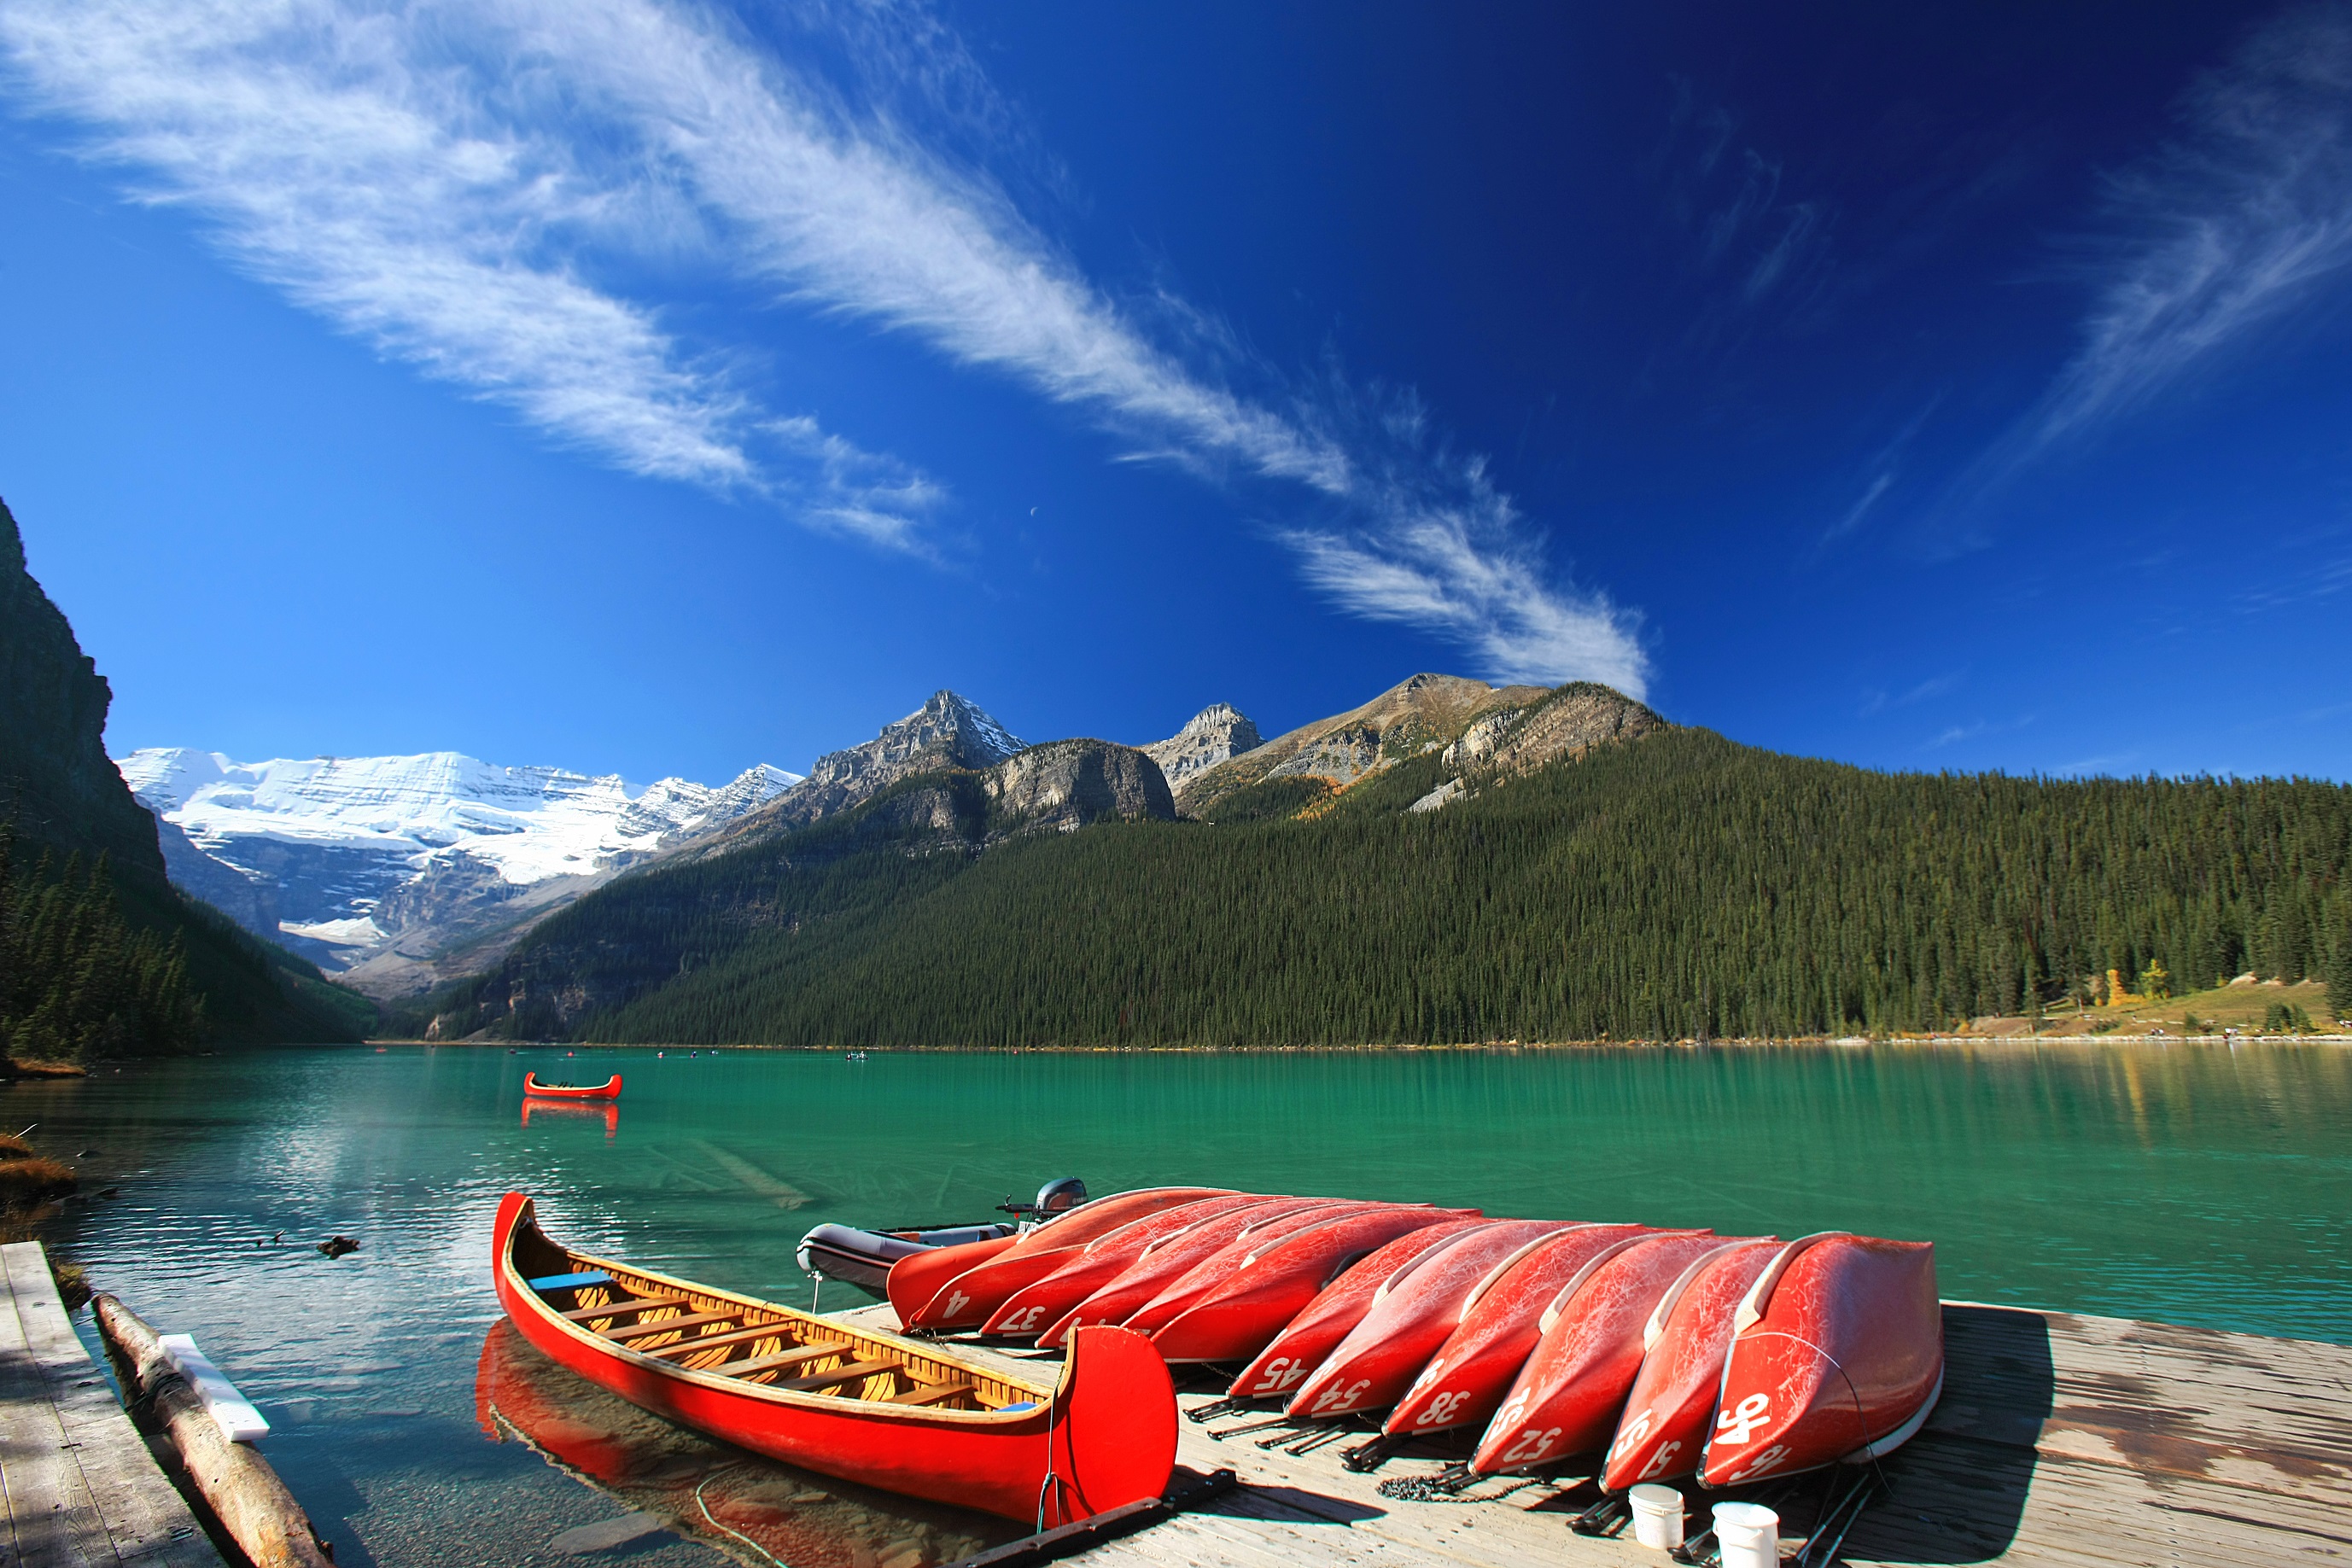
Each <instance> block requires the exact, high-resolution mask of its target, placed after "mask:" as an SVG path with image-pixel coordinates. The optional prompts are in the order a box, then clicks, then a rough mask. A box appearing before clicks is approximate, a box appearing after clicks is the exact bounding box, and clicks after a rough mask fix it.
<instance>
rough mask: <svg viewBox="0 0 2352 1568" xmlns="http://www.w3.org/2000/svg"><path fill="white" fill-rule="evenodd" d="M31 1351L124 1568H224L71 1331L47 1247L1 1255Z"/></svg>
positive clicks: (18, 1246) (16, 1248) (21, 1247)
mask: <svg viewBox="0 0 2352 1568" xmlns="http://www.w3.org/2000/svg"><path fill="white" fill-rule="evenodd" d="M0 1275H5V1279H6V1281H7V1287H8V1294H9V1296H10V1298H11V1300H12V1301H13V1303H14V1305H15V1308H16V1322H17V1326H18V1328H19V1330H20V1332H21V1333H22V1336H23V1341H24V1344H25V1349H26V1354H27V1356H28V1357H29V1359H30V1360H31V1362H32V1364H34V1366H36V1367H37V1369H38V1370H39V1372H40V1374H41V1376H42V1379H43V1382H44V1383H45V1385H47V1393H48V1398H49V1403H50V1406H51V1407H52V1408H53V1409H54V1410H55V1411H56V1413H57V1416H58V1426H59V1427H60V1428H61V1429H62V1432H63V1440H64V1441H65V1442H67V1443H68V1444H71V1445H74V1446H73V1447H72V1448H70V1449H69V1450H68V1451H69V1452H70V1453H71V1454H72V1455H73V1457H74V1459H75V1462H76V1464H77V1465H78V1466H79V1469H80V1471H81V1479H82V1483H83V1485H84V1486H85V1487H86V1488H87V1489H88V1491H89V1496H90V1500H91V1502H92V1504H93V1505H94V1506H95V1508H96V1510H97V1513H98V1519H99V1522H100V1526H101V1527H102V1528H103V1529H104V1531H106V1534H107V1538H108V1540H109V1541H110V1542H111V1544H112V1547H113V1552H114V1556H115V1557H117V1558H119V1559H121V1561H124V1562H130V1561H131V1560H133V1559H136V1560H138V1561H140V1562H142V1563H156V1564H165V1565H168V1568H216V1565H217V1564H218V1563H219V1562H220V1557H219V1554H218V1553H217V1552H215V1551H214V1550H213V1546H212V1543H211V1542H209V1541H207V1540H206V1539H205V1536H204V1533H203V1531H201V1530H200V1529H199V1528H198V1526H197V1524H196V1521H195V1518H194V1514H193V1513H191V1512H190V1511H189V1509H188V1505H187V1502H186V1500H184V1499H183V1498H182V1497H181V1496H180V1494H179V1492H178V1490H176V1489H175V1488H173V1485H172V1484H171V1482H170V1481H169V1480H168V1479H165V1478H164V1476H163V1473H162V1472H161V1471H160V1470H158V1469H156V1467H155V1463H154V1460H153V1458H152V1457H151V1456H150V1455H149V1453H148V1451H147V1445H146V1442H145V1440H144V1439H142V1437H140V1436H139V1433H138V1430H137V1428H135V1427H132V1426H131V1419H130V1417H129V1416H125V1415H124V1414H123V1412H122V1406H121V1405H119V1404H118V1403H116V1401H115V1397H114V1392H113V1389H112V1388H111V1387H110V1385H108V1383H107V1381H106V1377H105V1375H104V1374H103V1373H102V1372H101V1371H100V1368H99V1367H98V1365H97V1364H96V1363H94V1362H93V1361H91V1360H90V1357H89V1351H88V1350H87V1349H85V1348H84V1347H83V1345H82V1343H81V1341H80V1339H79V1337H78V1336H76V1334H75V1333H74V1332H73V1325H72V1322H70V1321H69V1320H68V1316H67V1313H66V1308H65V1302H64V1301H62V1300H60V1299H59V1298H58V1292H57V1286H56V1281H55V1280H54V1279H53V1278H52V1276H51V1275H50V1273H49V1266H48V1260H47V1257H46V1256H44V1254H43V1251H42V1249H41V1248H40V1246H39V1245H38V1244H37V1243H34V1242H18V1243H15V1244H12V1245H9V1246H6V1247H0Z"/></svg>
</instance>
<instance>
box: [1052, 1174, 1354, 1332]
mask: <svg viewBox="0 0 2352 1568" xmlns="http://www.w3.org/2000/svg"><path fill="white" fill-rule="evenodd" d="M1333 1203H1334V1200H1333V1199H1331V1198H1328V1197H1276V1198H1268V1199H1266V1200H1265V1201H1264V1202H1261V1203H1254V1204H1250V1205H1248V1206H1246V1207H1241V1208H1232V1209H1227V1210H1226V1211H1225V1212H1224V1213H1223V1214H1220V1215H1216V1216H1213V1218H1208V1219H1203V1220H1202V1221H1201V1223H1199V1224H1198V1225H1191V1226H1187V1227H1185V1228H1183V1229H1181V1230H1180V1231H1177V1232H1176V1233H1175V1234H1174V1235H1172V1236H1165V1237H1162V1238H1160V1239H1159V1240H1158V1241H1155V1242H1153V1243H1152V1244H1151V1245H1150V1247H1148V1248H1146V1249H1144V1252H1143V1256H1141V1257H1140V1258H1138V1259H1137V1260H1135V1261H1134V1262H1132V1263H1130V1264H1129V1265H1128V1266H1127V1267H1126V1268H1125V1269H1124V1270H1120V1271H1119V1273H1118V1276H1117V1277H1116V1278H1114V1279H1112V1280H1111V1281H1109V1282H1108V1283H1107V1284H1105V1285H1103V1286H1101V1287H1100V1288H1099V1289H1097V1291H1095V1292H1094V1294H1092V1295H1090V1296H1088V1297H1087V1299H1086V1300H1085V1301H1080V1302H1079V1303H1078V1304H1077V1305H1076V1306H1075V1307H1072V1308H1071V1309H1070V1310H1069V1311H1068V1312H1066V1313H1065V1314H1063V1316H1062V1318H1061V1319H1060V1321H1059V1322H1055V1324H1054V1326H1053V1327H1052V1328H1050V1329H1047V1330H1046V1331H1045V1333H1042V1334H1039V1335H1038V1336H1037V1344H1038V1347H1039V1348H1040V1349H1043V1350H1053V1349H1055V1348H1057V1347H1059V1346H1060V1345H1061V1344H1062V1343H1063V1342H1065V1341H1066V1340H1067V1339H1068V1338H1069V1336H1070V1331H1071V1330H1073V1329H1075V1328H1076V1327H1077V1326H1078V1325H1079V1324H1081V1323H1124V1322H1127V1320H1128V1319H1129V1317H1131V1316H1133V1315H1134V1314H1135V1313H1136V1312H1139V1310H1141V1309H1142V1307H1143V1305H1144V1304H1145V1303H1146V1302H1148V1301H1150V1300H1151V1298H1152V1297H1154V1296H1156V1295H1158V1294H1159V1293H1160V1291H1163V1290H1165V1289H1166V1288H1167V1287H1168V1286H1170V1285H1171V1284H1174V1283H1175V1282H1176V1281H1178V1280H1181V1279H1182V1278H1183V1277H1184V1275H1185V1274H1186V1273H1187V1272H1188V1271H1190V1270H1191V1269H1192V1265H1194V1264H1195V1263H1198V1262H1200V1261H1201V1260H1202V1259H1204V1258H1206V1257H1208V1256H1209V1255H1210V1254H1212V1253H1213V1252H1216V1251H1218V1250H1219V1249H1222V1248H1223V1247H1224V1246H1225V1244H1226V1243H1228V1242H1230V1241H1232V1240H1233V1239H1234V1238H1235V1237H1237V1236H1239V1235H1241V1234H1242V1232H1244V1231H1245V1230H1248V1229H1251V1228H1254V1227H1255V1226H1259V1225H1263V1224H1265V1222H1266V1221H1267V1220H1269V1219H1279V1218H1282V1217H1283V1216H1285V1215H1288V1214H1297V1213H1300V1212H1302V1211H1304V1210H1308V1209H1321V1208H1329V1207H1333Z"/></svg>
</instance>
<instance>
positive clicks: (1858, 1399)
mask: <svg viewBox="0 0 2352 1568" xmlns="http://www.w3.org/2000/svg"><path fill="white" fill-rule="evenodd" d="M1745 1337H1747V1338H1749V1339H1764V1338H1768V1337H1769V1338H1773V1339H1785V1340H1793V1341H1795V1342H1796V1343H1799V1344H1801V1345H1803V1346H1804V1347H1805V1348H1806V1349H1807V1350H1810V1351H1811V1352H1812V1353H1813V1354H1815V1355H1818V1356H1820V1357H1821V1358H1822V1360H1823V1361H1826V1362H1828V1363H1829V1364H1830V1365H1832V1367H1836V1369H1837V1375H1839V1376H1840V1377H1843V1378H1844V1379H1845V1391H1846V1393H1847V1394H1848V1395H1849V1396H1852V1397H1853V1419H1854V1423H1855V1425H1857V1426H1859V1427H1861V1428H1862V1441H1861V1442H1859V1443H1857V1444H1855V1445H1854V1447H1856V1448H1868V1447H1870V1446H1871V1444H1873V1443H1874V1442H1876V1441H1877V1440H1878V1439H1876V1438H1875V1437H1872V1436H1871V1435H1870V1416H1868V1414H1866V1413H1865V1412H1864V1409H1863V1407H1862V1390H1861V1389H1859V1388H1856V1387H1855V1386H1854V1385H1853V1377H1852V1376H1851V1375H1848V1374H1847V1372H1846V1369H1845V1368H1844V1367H1843V1366H1842V1365H1839V1363H1838V1358H1837V1357H1836V1356H1833V1355H1832V1354H1830V1353H1829V1352H1828V1351H1825V1350H1823V1349H1822V1347H1821V1346H1820V1345H1817V1344H1815V1343H1813V1342H1812V1341H1811V1340H1809V1339H1807V1338H1806V1337H1805V1336H1804V1335H1802V1334H1793V1333H1789V1332H1788V1331H1787V1330H1786V1329H1756V1330H1754V1331H1752V1332H1751V1333H1748V1335H1746V1336H1745ZM1898 1425H1899V1423H1898ZM1870 1468H1871V1469H1872V1470H1873V1471H1874V1472H1875V1473H1876V1475H1877V1477H1878V1484H1879V1485H1881V1486H1883V1487H1885V1489H1886V1490H1887V1491H1888V1492H1889V1493H1890V1494H1892V1493H1893V1492H1894V1490H1895V1485H1894V1483H1893V1482H1892V1481H1889V1480H1888V1479H1886V1470H1885V1467H1884V1466H1882V1465H1881V1464H1880V1463H1879V1462H1878V1456H1877V1455H1876V1454H1873V1455H1871V1456H1870Z"/></svg>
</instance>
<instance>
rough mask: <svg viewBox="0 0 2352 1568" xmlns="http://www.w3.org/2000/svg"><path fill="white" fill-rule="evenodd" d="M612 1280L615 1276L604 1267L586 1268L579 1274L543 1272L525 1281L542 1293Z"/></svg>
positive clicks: (603, 1283)
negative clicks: (533, 1278) (534, 1278)
mask: <svg viewBox="0 0 2352 1568" xmlns="http://www.w3.org/2000/svg"><path fill="white" fill-rule="evenodd" d="M612 1282H613V1276H612V1275H610V1274H607V1273H606V1272H604V1270H602V1269H585V1270H582V1271H580V1272H579V1273H577V1274H541V1276H540V1277H539V1278H538V1279H536V1280H525V1281H523V1283H524V1284H526V1285H529V1286H530V1288H531V1289H532V1290H534V1291H541V1292H542V1293H544V1292H546V1291H576V1290H578V1289H579V1288H580V1287H581V1286H583V1285H609V1284H611V1283H612Z"/></svg>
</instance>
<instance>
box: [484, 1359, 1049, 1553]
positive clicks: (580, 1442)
mask: <svg viewBox="0 0 2352 1568" xmlns="http://www.w3.org/2000/svg"><path fill="white" fill-rule="evenodd" d="M474 1413H475V1418H476V1419H477V1420H478V1422H479V1423H480V1425H481V1428H482V1432H483V1435H484V1436H486V1437H488V1438H489V1439H490V1440H491V1441H492V1442H505V1441H506V1440H508V1439H509V1437H516V1438H520V1439H521V1440H522V1441H523V1442H525V1443H527V1444H529V1445H530V1448H532V1449H533V1451H535V1452H537V1453H538V1454H539V1455H540V1456H541V1458H545V1459H546V1460H547V1461H548V1462H549V1463H551V1464H552V1465H555V1466H557V1467H558V1468H560V1469H563V1470H565V1471H567V1472H568V1473H570V1474H571V1475H572V1476H574V1477H576V1478H577V1479H581V1480H583V1481H585V1482H587V1483H589V1484H590V1485H592V1486H593V1487H595V1488H597V1489H599V1490H602V1491H604V1492H607V1493H609V1494H611V1495H612V1497H613V1498H614V1500H616V1501H618V1502H619V1503H620V1504H621V1505H622V1506H623V1507H625V1508H626V1509H630V1510H633V1511H636V1512H639V1513H643V1514H647V1515H651V1516H652V1517H653V1518H655V1519H658V1520H660V1521H663V1522H664V1523H666V1524H667V1526H668V1527H669V1528H670V1529H672V1530H674V1531H677V1533H679V1534H681V1535H685V1536H688V1537H690V1538H692V1539H694V1540H696V1541H698V1542H701V1543H702V1544H704V1545H706V1546H709V1547H711V1548H713V1549H715V1550H717V1551H719V1552H725V1553H726V1554H727V1555H729V1556H730V1557H733V1558H734V1559H736V1560H737V1561H738V1562H741V1563H776V1562H782V1563H790V1564H792V1568H929V1565H930V1564H934V1563H952V1562H955V1561H958V1560H959V1559H961V1558H964V1557H969V1556H971V1554H973V1553H974V1552H982V1551H984V1550H986V1549H987V1548H989V1547H991V1546H994V1545H998V1544H1001V1543H1002V1542H1007V1541H1011V1540H1014V1539H1016V1538H1018V1537H1019V1536H1021V1535H1023V1534H1025V1533H1026V1531H1024V1530H1023V1529H1022V1528H1021V1526H1019V1525H1018V1524H1015V1523H1013V1522H1012V1521H1008V1520H1001V1519H995V1518H992V1517H991V1516H989V1515H987V1514H979V1513H967V1512H965V1511H962V1510H961V1509H950V1508H943V1507H940V1506H938V1505H936V1504H930V1503H924V1502H920V1501H918V1500H915V1499H913V1498H904V1497H898V1496H894V1495H892V1494H890V1493H887V1492H878V1491H874V1490H870V1489H868V1488H865V1487H858V1486H852V1485H850V1484H849V1483H848V1482H845V1481H837V1480H834V1479H831V1478H830V1477H826V1476H820V1475H814V1474H812V1473H811V1472H809V1471H807V1470H797V1469H792V1468H791V1467H790V1466H787V1465H780V1464H777V1463H775V1462H774V1461H773V1460H771V1459H766V1458H761V1457H759V1456H758V1455H755V1454H749V1453H746V1452H744V1451H743V1450H742V1449H740V1448H730V1447H729V1446H727V1445H726V1444H723V1443H718V1442H713V1441H712V1440H710V1439H709V1438H708V1437H700V1436H698V1435H697V1434H696V1433H693V1432H689V1431H688V1430H687V1429H685V1428H684V1427H674V1426H671V1425H670V1424H669V1423H668V1422H667V1421H664V1420H662V1419H661V1418H660V1417H658V1416H652V1415H649V1414H647V1413H646V1412H645V1411H643V1410H640V1409H638V1408H637V1407H636V1406H634V1405H631V1404H628V1403H626V1402H625V1401H624V1400H621V1399H617V1398H614V1396H612V1395H609V1394H607V1393H605V1392H604V1390H603V1389H601V1388H598V1387H597V1386H595V1385H593V1384H592V1383H589V1382H588V1381H586V1380H585V1379H584V1378H581V1377H578V1376H575V1375H572V1373H569V1372H567V1371H565V1370H564V1369H563V1368H562V1367H561V1366H558V1365H557V1364H555V1363H554V1362H552V1361H551V1360H549V1359H548V1358H547V1357H546V1356H544V1355H542V1354H540V1353H539V1352H538V1351H536V1350H534V1349H532V1348H531V1347H530V1344H528V1343H525V1341H524V1340H523V1337H522V1336H521V1335H520V1334H519V1333H516V1332H515V1331H514V1327H513V1325H512V1324H510V1323H508V1322H504V1321H500V1322H498V1323H495V1324H493V1325H492V1326H491V1329H490V1332H489V1333H488V1334H487V1335H486V1336H485V1337H484V1338H483V1340H482V1354H481V1359H480V1362H479V1364H478V1366H477V1368H476V1371H475V1378H474Z"/></svg>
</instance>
